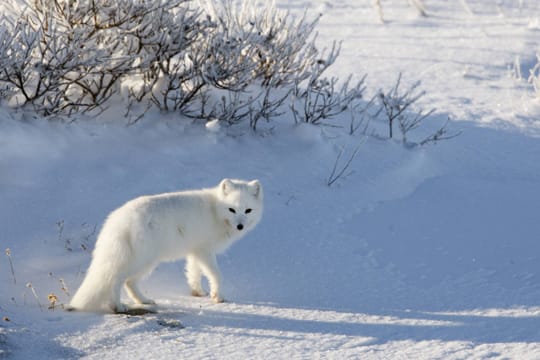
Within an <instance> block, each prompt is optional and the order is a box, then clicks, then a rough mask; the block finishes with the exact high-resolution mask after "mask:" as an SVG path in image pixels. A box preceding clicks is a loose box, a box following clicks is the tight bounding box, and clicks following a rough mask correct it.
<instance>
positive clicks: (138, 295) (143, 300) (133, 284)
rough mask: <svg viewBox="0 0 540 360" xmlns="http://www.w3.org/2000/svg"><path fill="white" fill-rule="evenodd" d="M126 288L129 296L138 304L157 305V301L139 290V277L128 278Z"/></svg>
mask: <svg viewBox="0 0 540 360" xmlns="http://www.w3.org/2000/svg"><path fill="white" fill-rule="evenodd" d="M124 288H125V289H126V292H127V294H128V296H129V297H130V298H131V299H132V300H133V301H135V303H137V304H145V305H155V304H156V302H155V301H154V300H152V299H149V298H147V297H146V296H144V295H143V293H142V292H141V290H139V287H138V286H137V279H136V278H130V279H127V280H126V282H125V283H124Z"/></svg>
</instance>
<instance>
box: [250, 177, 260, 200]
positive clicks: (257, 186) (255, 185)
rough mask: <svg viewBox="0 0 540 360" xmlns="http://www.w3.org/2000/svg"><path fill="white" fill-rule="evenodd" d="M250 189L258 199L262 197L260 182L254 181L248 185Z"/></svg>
mask: <svg viewBox="0 0 540 360" xmlns="http://www.w3.org/2000/svg"><path fill="white" fill-rule="evenodd" d="M248 185H249V188H250V190H251V194H252V195H253V196H255V197H256V198H258V197H260V196H261V195H262V185H261V183H260V182H259V180H253V181H250V182H249V183H248Z"/></svg>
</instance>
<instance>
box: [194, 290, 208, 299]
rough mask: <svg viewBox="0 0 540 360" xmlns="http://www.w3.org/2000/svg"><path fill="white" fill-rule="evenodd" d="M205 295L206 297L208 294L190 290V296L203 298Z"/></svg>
mask: <svg viewBox="0 0 540 360" xmlns="http://www.w3.org/2000/svg"><path fill="white" fill-rule="evenodd" d="M206 295H208V294H207V293H205V292H204V291H203V290H191V296H196V297H203V296H206Z"/></svg>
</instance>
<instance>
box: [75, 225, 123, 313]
mask: <svg viewBox="0 0 540 360" xmlns="http://www.w3.org/2000/svg"><path fill="white" fill-rule="evenodd" d="M117 230H118V228H116V227H115V226H114V223H111V222H110V221H108V222H106V224H105V225H104V226H103V229H102V231H101V233H100V235H99V237H98V240H97V242H96V248H95V249H94V252H93V254H92V262H91V264H90V267H89V268H88V271H87V272H86V276H85V278H84V280H83V282H82V284H81V286H80V287H79V289H78V290H77V292H76V293H75V295H74V296H73V298H72V299H71V302H70V308H71V310H79V311H93V312H111V311H112V312H115V311H117V310H118V307H119V306H120V305H121V304H120V291H121V287H122V285H123V283H124V281H125V278H126V276H125V274H126V264H128V263H129V257H130V256H131V247H130V246H129V242H130V240H129V235H128V234H127V233H126V232H125V231H117Z"/></svg>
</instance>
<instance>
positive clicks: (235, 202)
mask: <svg viewBox="0 0 540 360" xmlns="http://www.w3.org/2000/svg"><path fill="white" fill-rule="evenodd" d="M262 212H263V189H262V186H261V184H260V182H259V181H258V180H253V181H250V182H247V181H243V180H231V179H224V180H222V181H221V182H220V184H219V185H218V186H216V187H214V188H209V189H202V190H193V191H181V192H174V193H166V194H160V195H152V196H142V197H139V198H136V199H134V200H131V201H129V202H127V203H126V204H124V205H123V206H121V207H120V208H118V209H116V210H115V211H113V212H112V213H111V214H110V215H109V217H108V218H107V220H106V221H105V224H104V225H103V228H102V230H101V232H100V234H99V237H98V239H97V241H96V246H95V249H94V252H93V253H92V262H91V264H90V267H89V268H88V271H87V273H86V277H85V279H84V280H83V282H82V284H81V286H80V288H79V290H77V292H76V293H75V295H74V296H73V299H72V300H71V303H70V308H71V309H74V310H81V311H97V312H100V311H105V312H125V311H128V307H127V306H126V305H125V304H122V303H121V301H120V295H121V290H122V285H124V287H125V290H126V292H127V294H128V295H129V297H130V298H131V299H132V300H133V301H134V302H135V303H137V304H155V302H154V301H153V300H151V299H148V298H147V297H145V296H144V295H143V294H142V293H141V292H140V290H139V289H138V287H137V281H138V280H139V279H140V278H142V277H144V276H145V275H147V274H149V273H150V272H151V271H152V270H153V269H154V268H155V267H156V266H157V265H158V264H159V263H161V262H164V261H174V260H178V259H180V258H186V277H187V281H188V284H189V286H190V287H191V293H192V295H194V296H204V295H205V292H204V291H203V289H202V286H201V276H202V275H203V274H204V276H205V277H206V278H208V283H209V286H210V296H211V298H212V300H213V301H215V302H223V298H222V297H221V293H220V277H221V275H220V272H219V269H218V265H217V262H216V254H218V253H220V252H222V251H224V250H225V249H227V248H228V247H229V246H230V245H231V244H232V243H233V242H235V241H236V240H238V239H240V238H241V237H242V236H243V235H244V234H246V233H247V232H248V231H250V230H251V229H253V228H254V227H255V225H257V223H258V222H259V221H260V219H261V217H262Z"/></svg>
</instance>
